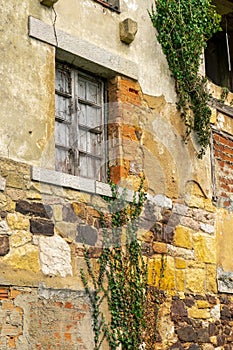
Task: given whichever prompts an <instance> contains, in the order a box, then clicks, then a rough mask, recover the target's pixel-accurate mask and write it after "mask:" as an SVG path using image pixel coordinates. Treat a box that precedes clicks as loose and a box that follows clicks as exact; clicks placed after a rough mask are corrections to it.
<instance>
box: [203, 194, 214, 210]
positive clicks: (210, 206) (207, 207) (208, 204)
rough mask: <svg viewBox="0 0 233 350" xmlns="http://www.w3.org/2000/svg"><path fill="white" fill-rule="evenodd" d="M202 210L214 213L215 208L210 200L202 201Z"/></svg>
mask: <svg viewBox="0 0 233 350" xmlns="http://www.w3.org/2000/svg"><path fill="white" fill-rule="evenodd" d="M204 209H205V210H207V211H210V212H212V213H214V212H215V211H216V208H215V206H214V205H213V203H212V199H210V198H206V199H204Z"/></svg>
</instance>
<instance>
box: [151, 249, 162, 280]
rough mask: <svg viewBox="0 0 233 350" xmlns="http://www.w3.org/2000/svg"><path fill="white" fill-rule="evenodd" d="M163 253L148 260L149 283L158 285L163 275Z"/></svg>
mask: <svg viewBox="0 0 233 350" xmlns="http://www.w3.org/2000/svg"><path fill="white" fill-rule="evenodd" d="M161 258H162V257H161V255H158V256H156V257H155V258H154V259H150V260H149V262H148V284H149V285H151V286H155V287H158V286H159V281H160V275H161V266H162V264H161Z"/></svg>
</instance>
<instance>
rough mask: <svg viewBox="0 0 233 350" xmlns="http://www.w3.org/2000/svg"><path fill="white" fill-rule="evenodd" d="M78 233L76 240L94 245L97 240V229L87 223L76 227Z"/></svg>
mask: <svg viewBox="0 0 233 350" xmlns="http://www.w3.org/2000/svg"><path fill="white" fill-rule="evenodd" d="M77 232H78V235H77V237H76V242H81V243H84V244H88V245H91V246H94V245H95V244H96V241H97V236H98V231H97V230H96V229H95V228H94V227H92V226H89V225H78V227H77Z"/></svg>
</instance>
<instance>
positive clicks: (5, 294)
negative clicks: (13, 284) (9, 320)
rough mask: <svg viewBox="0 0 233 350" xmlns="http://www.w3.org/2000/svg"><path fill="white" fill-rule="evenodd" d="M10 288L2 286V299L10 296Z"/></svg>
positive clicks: (0, 292)
mask: <svg viewBox="0 0 233 350" xmlns="http://www.w3.org/2000/svg"><path fill="white" fill-rule="evenodd" d="M9 292H10V290H9V288H4V287H2V288H0V300H6V299H8V297H9Z"/></svg>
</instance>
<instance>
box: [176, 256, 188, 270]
mask: <svg viewBox="0 0 233 350" xmlns="http://www.w3.org/2000/svg"><path fill="white" fill-rule="evenodd" d="M175 267H176V269H185V268H186V261H185V260H184V259H181V258H175Z"/></svg>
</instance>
